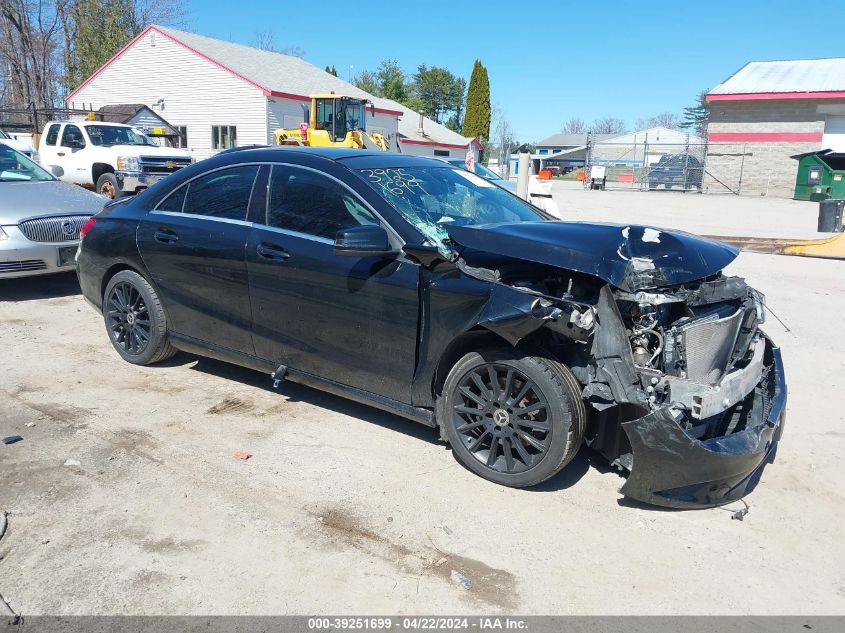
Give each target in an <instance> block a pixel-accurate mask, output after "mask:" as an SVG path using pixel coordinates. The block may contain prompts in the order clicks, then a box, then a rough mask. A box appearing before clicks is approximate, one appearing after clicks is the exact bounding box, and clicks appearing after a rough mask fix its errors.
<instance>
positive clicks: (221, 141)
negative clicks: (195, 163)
mask: <svg viewBox="0 0 845 633" xmlns="http://www.w3.org/2000/svg"><path fill="white" fill-rule="evenodd" d="M237 145H238V133H237V128H236V127H235V126H234V125H212V126H211V149H229V148H230V147H237Z"/></svg>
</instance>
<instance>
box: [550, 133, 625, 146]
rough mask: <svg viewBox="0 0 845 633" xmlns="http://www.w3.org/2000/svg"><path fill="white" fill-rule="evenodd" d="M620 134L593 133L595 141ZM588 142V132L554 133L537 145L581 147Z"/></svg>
mask: <svg viewBox="0 0 845 633" xmlns="http://www.w3.org/2000/svg"><path fill="white" fill-rule="evenodd" d="M614 136H619V135H618V134H593V136H592V138H593V140H594V141H596V142H598V141H605V140H607V139H609V138H613V137H614ZM586 144H587V134H552V135H551V136H550V137H548V138H545V139H543V140H542V141H540V142H539V143H537V144H536V145H537V147H579V146H581V145H586Z"/></svg>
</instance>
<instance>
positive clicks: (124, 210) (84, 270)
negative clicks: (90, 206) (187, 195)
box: [76, 198, 148, 311]
mask: <svg viewBox="0 0 845 633" xmlns="http://www.w3.org/2000/svg"><path fill="white" fill-rule="evenodd" d="M139 213H143V211H139V210H138V208H137V204H136V201H135V199H132V198H129V199H125V201H124V200H121V201H119V202H118V203H116V204H112V205H109V206H107V207H106V208H105V209H103V210H102V211H101V212H100V213H99V214H97V215H96V216H94V217H95V218H96V220H97V223H96V224H95V225H94V228H92V229H91V230H90V231H89V232H88V234H87V235H86V236H85V237H84V238H83V240H82V243H81V245H80V248H79V253H78V255H77V258H76V271H77V275H78V277H79V285H80V287H81V289H82V295H83V296H84V297H85V298H86V299H87V300H88V301H89V302H90V303H91V304H92V305H94V306H95V307H96V308H97V309H98V310H100V311H102V308H103V290H104V289H105V285H106V279H107V278H108V277H111V274H112V271H114V270H116V269H121V268H124V269H125V268H132V269H134V270H136V271H138V272H139V273H141V274H142V275H144V276H145V277H148V275H147V274H146V270H145V269H144V263H143V261H141V255H140V253H139V252H138V245H137V243H136V240H135V233H136V230H137V228H138V221H139V217H140V216H139Z"/></svg>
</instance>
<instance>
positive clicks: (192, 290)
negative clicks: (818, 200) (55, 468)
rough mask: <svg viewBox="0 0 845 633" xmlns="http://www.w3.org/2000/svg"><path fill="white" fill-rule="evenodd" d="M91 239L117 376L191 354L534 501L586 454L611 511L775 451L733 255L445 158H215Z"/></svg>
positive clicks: (331, 153) (98, 228)
mask: <svg viewBox="0 0 845 633" xmlns="http://www.w3.org/2000/svg"><path fill="white" fill-rule="evenodd" d="M82 235H83V237H82V242H81V245H80V248H79V252H78V255H77V264H78V271H79V278H80V282H81V285H82V289H83V292H84V295H85V297H86V298H87V299H88V300H89V301H90V302H91V303H92V304H93V305H94V306H95V307H96V308H97V309H98V310H100V311H101V312H102V315H103V319H104V322H105V329H106V333H107V335H108V336H109V338H110V340H111V342H112V345H113V346H114V348H115V350H117V353H118V354H120V355H121V356H122V357H123V358H124V359H125V360H127V361H129V362H131V363H136V364H140V365H146V364H151V363H155V362H158V361H162V360H164V359H166V358H168V357H170V356H172V355H173V354H174V353H175V352H176V350H185V351H188V352H192V353H195V354H200V355H205V356H210V357H214V358H217V359H221V360H224V361H228V362H232V363H236V364H238V365H243V366H246V367H251V368H254V369H257V370H261V371H266V372H267V373H269V374H271V375H272V377H273V378H274V379H275V380H277V381H279V380H293V381H296V382H300V383H304V384H306V385H310V386H312V387H316V388H318V389H324V390H326V391H330V392H332V393H335V394H339V395H342V396H346V397H348V398H352V399H354V400H358V401H360V402H364V403H368V404H371V405H373V406H375V407H379V408H382V409H385V410H388V411H392V412H395V413H396V414H399V415H402V416H406V417H408V418H411V419H414V420H417V421H419V422H422V423H423V424H427V425H429V426H431V427H436V428H438V429H439V431H440V436H441V437H442V438H443V440H445V441H446V442H448V443H449V444H450V445H451V447H452V449H453V451H454V454H455V456H456V457H457V459H458V460H459V461H460V462H461V463H462V464H464V465H465V466H466V467H467V468H468V469H469V470H471V471H473V472H475V473H477V474H479V475H481V476H482V477H485V478H487V479H490V480H492V481H494V482H497V483H500V484H504V485H508V486H532V485H535V484H538V483H540V482H542V481H544V480H546V479H548V478H550V477H552V476H553V475H555V474H556V473H558V472H559V471H560V470H561V469H563V468H564V467H565V466H566V465H567V463H569V462H570V461H571V460H572V458H573V457H574V456H575V454H576V453H577V451H578V450H579V448H580V447H581V446H582V445H583V444H585V443H586V444H587V445H588V446H589V447H590V448H591V449H593V450H594V451H597V452H599V453H601V454H602V455H603V456H604V457H605V458H606V459H607V460H608V461H609V463H610V464H612V465H613V466H615V467H617V468H618V469H619V470H620V471H621V472H622V473H623V475H625V476H626V477H627V478H626V480H625V482H624V485H623V486H622V489H621V492H622V494H623V495H625V496H628V497H631V498H634V499H638V500H641V501H645V502H649V503H653V504H659V505H665V506H673V507H703V506H710V505H718V504H722V503H725V502H728V501H731V500H734V499H737V498H739V497H741V496H743V495H744V494H745V493H746V492H748V491H749V490H750V489H751V487H753V485H754V484H755V483H756V481H757V479H758V478H759V477H758V475H759V473H760V471H761V469H762V468H763V465H764V464H765V463H767V462H768V461H770V460H771V459H772V458H773V457H774V451H775V447H776V444H777V442H778V440H779V439H780V437H781V434H782V430H783V424H784V410H785V405H786V384H785V381H784V372H783V367H782V362H781V355H780V351H779V349H778V348H777V347H776V346H775V345H774V344H773V343H772V341H771V340H769V339H768V338H767V337H766V335H765V334H764V333H763V332H762V331H761V330H760V329H759V325H760V324H761V323H762V322H763V320H764V315H765V305H764V297H763V295H762V294H760V293H759V292H757V291H756V290H754V289H752V288H750V287H748V286H747V285H746V283H745V282H744V280H743V279H741V278H738V277H731V276H725V275H724V274H723V273H722V270H723V268H724V267H725V266H726V265H728V264H729V263H730V262H731V261H733V260H734V258H735V257H736V256H737V251H736V250H735V249H733V248H732V247H730V246H727V245H725V244H720V243H717V242H713V241H709V240H706V239H702V238H699V237H696V236H693V235H688V234H685V233H679V232H668V231H663V230H661V229H657V228H652V227H646V226H636V225H629V226H623V225H619V226H616V225H610V224H586V223H574V222H560V221H557V220H555V219H554V218H552V217H550V216H548V215H546V214H545V213H543V212H542V211H540V210H538V209H536V208H535V207H533V206H531V205H529V204H527V203H525V202H523V201H522V200H520V199H519V198H517V197H516V196H514V195H512V194H511V193H509V192H507V191H506V190H504V189H502V188H500V187H498V186H496V185H494V184H492V183H490V182H489V181H487V180H485V179H483V178H480V177H478V176H476V175H475V174H473V173H470V172H467V171H465V170H462V169H457V168H454V167H452V166H451V165H448V164H445V163H443V162H441V161H436V160H432V159H426V158H420V157H411V156H405V155H401V154H388V153H381V152H369V151H363V150H335V149H313V148H299V147H278V148H265V147H254V148H244V149H239V150H233V151H231V150H230V151H227V152H224V153H222V154H219V155H217V156H216V157H214V158H211V159H208V160H205V161H202V162H200V163H197V164H195V165H192V166H190V167H187V168H185V169H183V170H180V171H179V172H178V173H176V174H174V175H172V176H170V177H168V178H167V179H165V180H164V181H162V182H160V183H158V184H156V185H154V186H152V187H150V188H149V189H148V190H147V191H145V192H143V193H141V194H140V195H138V196H136V197H134V198H129V199H124V200H120V201H118V202H115V203H111V204H109V205H108V206H107V207H106V208H105V209H104V210H103V211H102V212H101V213H99V214H98V215H96V216H95V217H94V218H92V219H91V220H90V221H89V222H88V223H87V224H86V225H85V227H84V228H83V230H82ZM361 441H362V442H366V441H367V440H366V439H365V438H362V440H361Z"/></svg>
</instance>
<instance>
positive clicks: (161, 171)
mask: <svg viewBox="0 0 845 633" xmlns="http://www.w3.org/2000/svg"><path fill="white" fill-rule="evenodd" d="M38 153H39V155H40V158H41V165H42V166H44V167H45V168H47V169H48V170H50V171H51V172H52V173H53V174H54V175H55V176H56V177H57V178H60V179H61V180H64V181H65V182H72V183H76V184H78V185H82V186H84V187H88V188H90V189H94V190H95V191H96V192H97V193H99V194H101V195H104V196H106V197H107V198H116V197H118V196H120V195H122V194H124V193H137V192H138V191H140V190H141V189H146V188H147V187H149V186H150V185H152V184H154V183H156V182H158V181H159V180H161V179H162V178H164V177H166V176H167V175H168V174H172V173H173V172H174V171H177V170H179V169H182V168H183V167H185V166H187V165H190V164H191V156H190V155H189V154H188V153H187V152H186V151H185V150H181V149H175V148H172V147H160V146H158V145H156V144H155V143H153V142H152V141H151V140H150V138H149V137H147V136H145V135H144V134H142V133H141V132H139V131H138V130H136V129H134V128H132V127H131V126H129V125H120V124H116V123H104V122H102V121H70V122H67V121H51V122H50V123H48V124H47V125H46V126H45V127H44V132H43V134H42V135H41V143H40V145H39V148H38Z"/></svg>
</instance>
